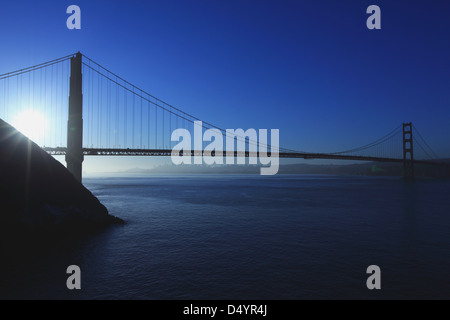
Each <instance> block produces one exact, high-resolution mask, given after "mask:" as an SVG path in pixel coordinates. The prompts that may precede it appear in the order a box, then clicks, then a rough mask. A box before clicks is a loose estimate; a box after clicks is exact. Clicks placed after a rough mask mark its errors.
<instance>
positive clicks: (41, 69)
mask: <svg viewBox="0 0 450 320" xmlns="http://www.w3.org/2000/svg"><path fill="white" fill-rule="evenodd" d="M21 117H22V118H27V117H28V118H29V119H26V120H25V121H24V120H23V119H22V120H21V119H20V118H21ZM0 118H2V119H3V120H5V121H6V122H9V123H11V124H12V125H14V126H16V128H17V129H18V130H19V131H21V129H22V131H27V130H28V129H31V130H30V131H31V132H30V133H29V135H28V136H29V137H30V138H31V139H32V140H33V141H34V142H36V143H37V144H38V145H39V146H40V147H41V148H43V149H44V150H45V151H46V152H48V153H49V154H52V155H64V156H65V157H66V162H67V168H68V170H69V171H70V172H71V173H72V174H73V175H74V176H75V177H76V178H77V179H78V180H79V181H81V178H82V163H83V160H84V157H85V156H93V155H95V156H171V155H173V154H174V151H173V147H174V141H171V138H170V137H171V133H172V131H173V130H174V129H177V128H185V129H187V130H188V131H190V132H193V131H194V126H195V124H196V123H198V121H201V123H202V127H203V128H204V129H214V130H218V131H219V132H221V133H223V134H224V135H227V132H226V130H224V129H222V128H219V127H217V126H214V125H213V124H211V123H210V122H207V121H204V120H201V119H199V118H197V117H195V116H194V115H192V114H190V113H187V112H185V111H183V110H181V109H179V108H176V107H174V106H172V105H170V104H168V103H166V102H164V101H163V100H161V99H158V98H157V97H155V96H153V95H151V94H150V93H148V92H146V91H145V90H143V89H141V88H138V87H137V86H135V85H133V84H132V83H131V82H129V81H127V80H125V79H123V78H121V77H120V76H118V75H117V74H115V73H113V72H111V71H110V70H109V69H107V68H105V67H103V66H102V65H100V64H99V63H97V62H95V61H94V60H92V59H90V58H89V57H87V56H86V55H82V54H81V53H80V52H78V53H76V54H71V55H67V56H64V57H61V58H58V59H54V60H51V61H47V62H44V63H41V64H38V65H34V66H31V67H27V68H23V69H20V70H16V71H12V72H8V73H4V74H1V75H0ZM37 122H45V125H41V126H38V125H36V123H37ZM21 125H22V127H21ZM236 139H237V140H239V139H242V141H244V142H245V144H246V145H247V147H248V146H250V145H255V144H257V141H253V140H252V139H250V138H249V137H245V136H238V137H236ZM266 147H269V148H270V151H269V155H270V154H271V153H276V154H277V155H278V156H279V157H280V158H302V159H336V160H353V161H355V160H359V161H377V162H394V163H402V164H403V174H404V177H405V178H409V179H410V178H414V165H415V164H424V165H431V166H435V167H437V168H440V169H441V170H442V171H443V172H444V174H448V173H449V171H450V170H448V169H449V164H448V163H445V162H442V161H441V160H440V159H439V157H438V156H437V155H436V153H435V152H434V151H433V149H432V148H431V147H430V145H429V144H428V143H427V141H426V140H425V139H424V138H423V136H422V134H421V133H420V131H419V130H418V129H417V128H416V127H415V126H414V125H413V124H412V123H411V122H409V123H403V124H400V125H399V126H398V127H396V128H394V129H393V130H392V131H390V132H389V133H387V134H386V135H384V136H382V137H381V138H379V139H377V140H374V141H372V142H370V143H367V144H365V145H363V146H359V147H355V148H351V149H348V150H343V151H339V152H323V153H317V152H306V151H299V150H293V149H287V148H282V147H276V148H275V147H274V146H270V144H268V145H266ZM269 148H268V149H269ZM203 154H204V151H202V150H190V151H189V155H191V156H202V155H203ZM234 156H235V157H238V156H245V157H258V156H259V151H255V152H252V151H250V149H249V148H246V151H245V152H243V153H239V152H238V151H235V152H234Z"/></svg>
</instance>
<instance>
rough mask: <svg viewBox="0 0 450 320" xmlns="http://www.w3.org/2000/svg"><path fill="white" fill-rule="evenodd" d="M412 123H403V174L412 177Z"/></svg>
mask: <svg viewBox="0 0 450 320" xmlns="http://www.w3.org/2000/svg"><path fill="white" fill-rule="evenodd" d="M412 131H413V129H412V123H411V122H408V123H403V176H404V177H405V179H414V151H413V133H412Z"/></svg>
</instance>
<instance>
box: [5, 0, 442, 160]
mask: <svg viewBox="0 0 450 320" xmlns="http://www.w3.org/2000/svg"><path fill="white" fill-rule="evenodd" d="M71 4H76V5H78V6H79V7H80V8H81V18H82V20H81V26H82V29H81V30H68V29H67V28H66V19H67V17H68V14H66V8H67V7H68V6H69V5H71ZM371 4H376V5H378V6H380V8H381V19H382V22H381V24H382V29H381V30H368V29H367V28H366V19H367V17H368V16H369V15H368V14H366V8H367V7H368V6H369V5H371ZM449 9H450V2H448V1H425V0H420V1H380V0H371V1H365V0H357V1H356V0H355V1H332V0H314V1H313V0H308V1H300V0H297V1H275V0H271V1H267V0H258V1H249V0H239V1H235V0H227V1H213V0H209V1H203V0H196V1H191V0H183V1H181V0H179V1H175V0H164V1H133V0H130V1H95V0H91V1H78V0H77V1H70V2H69V1H2V4H1V10H0V32H1V33H0V41H1V44H2V50H0V73H4V72H8V71H12V70H16V69H19V68H22V67H27V66H30V65H33V64H37V63H40V62H43V61H47V60H51V59H53V58H57V57H60V56H64V55H67V54H71V53H74V52H77V51H81V52H82V53H84V54H86V55H87V56H89V57H90V58H92V59H94V60H95V61H97V62H99V63H101V64H102V65H104V66H106V67H108V68H109V69H110V70H113V71H114V72H115V73H117V74H118V75H120V76H122V77H124V78H125V79H127V80H129V81H130V82H132V83H134V84H136V85H137V86H139V87H141V88H143V89H145V90H147V91H148V92H150V93H151V94H153V95H155V96H157V97H159V98H161V99H163V100H165V101H167V102H169V103H171V104H172V105H174V106H176V107H179V108H181V109H183V110H186V111H187V112H189V113H191V114H194V115H196V116H198V117H199V118H202V119H205V120H206V121H209V122H211V123H213V124H215V125H217V126H219V127H222V128H240V127H241V128H250V127H251V128H268V129H270V128H278V129H280V144H281V145H282V146H284V147H287V148H292V149H300V150H306V151H319V152H328V151H337V150H342V149H348V148H351V147H354V146H359V145H363V144H365V143H368V142H370V141H372V140H374V139H377V138H379V137H381V136H382V135H384V134H386V133H387V132H389V131H390V130H392V129H393V128H395V127H396V126H398V125H399V124H401V123H402V122H406V121H412V122H414V124H415V126H416V127H417V128H419V129H420V131H421V133H422V134H423V135H424V136H425V138H426V139H427V140H428V142H429V143H430V145H431V146H432V147H433V149H435V151H436V152H437V153H438V154H439V155H443V156H446V157H450V148H449V147H450V142H449V139H448V138H449V137H450V130H449V123H450V59H449V57H450V41H449V40H450V25H449V23H448V13H449V12H450V11H449Z"/></svg>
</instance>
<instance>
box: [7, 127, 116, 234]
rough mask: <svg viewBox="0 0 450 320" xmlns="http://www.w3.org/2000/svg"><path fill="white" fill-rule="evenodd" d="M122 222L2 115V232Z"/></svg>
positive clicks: (72, 228)
mask: <svg viewBox="0 0 450 320" xmlns="http://www.w3.org/2000/svg"><path fill="white" fill-rule="evenodd" d="M122 222H123V221H122V220H121V219H118V218H116V217H114V216H111V215H110V214H109V213H108V210H107V209H106V208H105V206H103V205H102V204H101V203H100V202H99V200H98V199H97V198H96V197H95V196H94V195H93V194H92V193H91V192H90V191H89V190H88V189H86V188H85V187H84V186H83V185H82V184H81V183H79V182H78V181H77V180H76V179H75V178H74V177H73V176H72V174H71V173H70V172H68V171H67V169H66V168H65V167H64V166H63V165H62V164H61V163H60V162H58V161H57V160H55V159H54V158H53V157H52V156H50V155H48V154H47V153H46V152H45V151H44V150H42V149H41V148H40V147H39V146H38V145H36V144H35V143H33V142H32V141H31V140H29V139H28V138H26V137H25V136H24V135H22V134H21V133H20V132H18V131H17V130H16V129H15V128H13V127H12V126H10V125H9V124H7V123H6V122H4V121H2V120H1V119H0V232H1V233H2V234H4V233H5V232H6V233H12V232H19V231H26V232H29V231H33V232H34V231H38V232H42V231H44V232H45V233H46V234H48V233H54V232H60V233H67V232H69V233H82V232H84V231H87V230H92V229H96V228H99V227H104V226H107V225H109V224H112V223H122Z"/></svg>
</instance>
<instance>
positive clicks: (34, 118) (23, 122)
mask: <svg viewBox="0 0 450 320" xmlns="http://www.w3.org/2000/svg"><path fill="white" fill-rule="evenodd" d="M13 125H14V127H15V128H16V129H17V130H19V131H20V132H21V133H22V134H24V135H25V136H27V137H28V138H30V139H31V140H33V141H34V142H36V143H38V142H39V140H40V139H42V138H43V137H44V135H45V131H46V129H47V126H48V120H47V118H46V117H45V116H44V115H43V114H42V113H40V112H39V111H36V110H24V111H21V112H20V113H18V114H17V116H16V117H15V119H14V122H13Z"/></svg>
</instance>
